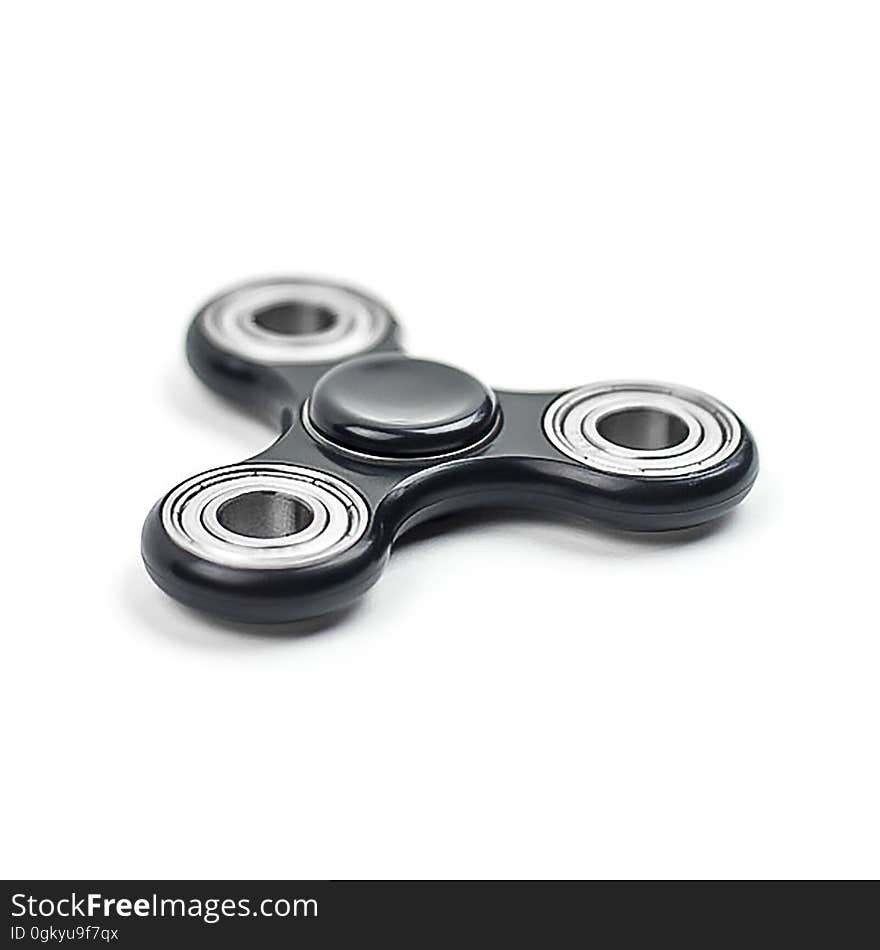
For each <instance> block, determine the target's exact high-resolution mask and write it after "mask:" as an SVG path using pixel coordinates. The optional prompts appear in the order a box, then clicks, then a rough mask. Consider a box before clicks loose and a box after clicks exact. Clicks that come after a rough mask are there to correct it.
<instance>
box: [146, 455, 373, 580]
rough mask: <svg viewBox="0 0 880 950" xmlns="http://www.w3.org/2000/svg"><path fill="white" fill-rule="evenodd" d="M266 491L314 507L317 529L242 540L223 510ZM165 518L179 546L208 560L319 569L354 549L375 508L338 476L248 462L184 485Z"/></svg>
mask: <svg viewBox="0 0 880 950" xmlns="http://www.w3.org/2000/svg"><path fill="white" fill-rule="evenodd" d="M263 491H270V492H277V493H280V494H284V495H288V496H289V497H291V498H293V499H295V500H296V501H298V502H300V503H301V504H303V505H305V506H306V507H308V509H309V511H310V513H311V515H312V518H311V521H310V522H309V524H308V525H306V527H305V528H304V529H303V530H301V531H296V532H294V533H292V534H286V535H282V536H281V537H269V538H265V537H252V536H250V535H244V534H238V533H237V532H234V531H231V530H229V529H228V528H226V527H224V526H223V525H222V524H221V523H220V521H219V520H218V517H217V512H218V510H219V509H220V507H221V506H222V505H223V504H225V503H226V502H228V501H230V500H231V499H232V498H236V497H238V496H240V495H244V494H248V493H251V492H263ZM161 517H162V525H163V527H164V528H165V531H166V532H167V534H168V536H169V537H170V538H171V540H172V541H174V543H175V544H177V545H178V546H179V547H181V548H184V549H185V550H187V551H190V552H192V553H193V554H195V555H196V556H198V557H200V558H202V559H204V560H206V561H211V562H213V563H214V564H222V565H225V566H228V567H238V568H251V569H257V568H270V569H282V568H297V567H305V566H307V565H312V564H317V563H320V562H323V561H327V560H330V559H331V558H333V557H336V556H337V555H339V554H341V553H342V552H343V551H346V550H348V548H350V547H351V546H352V545H353V544H355V543H356V542H357V541H358V540H359V539H360V538H361V537H362V536H363V535H364V533H365V532H366V530H367V525H368V523H369V518H370V510H369V506H368V505H367V502H366V500H365V499H364V497H363V496H362V495H361V494H360V492H359V491H357V489H355V488H354V487H353V486H352V485H350V484H349V483H348V482H346V481H343V480H342V479H341V478H337V477H336V476H335V475H329V474H327V473H326V472H321V471H319V470H318V469H313V468H306V467H305V466H301V465H286V464H282V463H275V462H266V463H256V462H255V463H251V462H244V463H242V464H239V465H230V466H227V467H225V468H218V469H214V470H212V471H209V472H203V473H202V474H200V475H195V476H194V477H192V478H190V479H188V480H187V481H185V482H182V483H181V484H180V485H178V486H177V487H176V488H174V489H173V490H172V491H171V492H169V494H168V495H167V496H166V498H165V500H164V501H163V503H162V511H161Z"/></svg>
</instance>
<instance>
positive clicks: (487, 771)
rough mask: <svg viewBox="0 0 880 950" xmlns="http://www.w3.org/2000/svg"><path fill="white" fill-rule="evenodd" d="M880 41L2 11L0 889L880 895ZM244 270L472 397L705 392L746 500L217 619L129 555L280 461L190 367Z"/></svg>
mask: <svg viewBox="0 0 880 950" xmlns="http://www.w3.org/2000/svg"><path fill="white" fill-rule="evenodd" d="M878 47H880V30H878V13H877V7H876V5H874V4H871V3H865V4H856V3H841V2H828V3H809V2H793V3H779V2H767V0H762V2H758V3H746V2H736V3H703V2H698V3H663V4H658V3H644V4H638V3H599V4H579V3H571V4H556V3H550V2H546V0H545V2H541V3H534V4H516V3H498V4H489V3H478V2H473V0H471V2H468V3H462V4H456V3H449V2H447V3H443V4H436V5H433V6H429V5H427V4H418V3H400V4H387V3H376V2H371V3H363V4H355V3H352V4H336V3H328V2H323V3H320V4H319V3H279V4H265V3H256V2H249V3H240V4H228V5H227V4H221V3H217V2H211V3H203V4H195V3H180V2H175V3H170V4H159V3H151V4H143V5H141V6H140V7H139V8H138V7H137V6H135V5H132V4H118V3H106V4H98V3H77V4H66V3H64V4H62V3H58V4H28V5H24V4H21V5H17V6H16V7H15V9H11V8H7V12H6V13H5V14H4V16H3V22H2V24H0V74H2V75H0V80H2V81H0V88H2V96H3V99H4V107H3V118H2V123H3V124H2V133H3V145H2V153H0V161H2V164H3V172H2V184H0V187H2V205H0V228H2V243H3V247H2V251H3V257H2V260H3V269H2V272H3V284H2V304H3V339H4V344H3V348H2V354H3V373H2V380H3V398H4V405H5V406H6V409H5V411H4V426H3V428H4V431H3V445H4V449H3V451H4V499H3V514H2V526H3V558H4V561H5V567H4V596H3V615H4V618H3V635H2V643H3V650H4V655H5V660H4V667H3V681H2V702H3V707H4V709H3V729H4V733H5V738H4V744H3V763H4V764H3V771H4V778H3V782H2V790H0V794H2V799H3V801H2V816H3V824H4V829H3V846H2V848H0V855H2V861H0V870H2V872H3V873H4V875H5V876H15V877H24V876H30V875H33V876H41V877H48V876H78V877H89V876H108V877H124V876H131V877H152V876H158V877H189V876H197V877H202V876H209V877H235V878H238V877H253V876H268V877H275V876H278V877H289V876H290V877H296V876H305V877H313V876H314V877H331V876H332V877H361V876H366V877H388V876H402V877H414V876H422V877H449V876H455V877H460V876H468V877H474V876H475V877H482V876H501V877H542V876H559V877H569V876H577V877H580V876H599V877H607V876H614V877H617V876H621V877H636V876H664V877H677V876H689V877H690V876H693V877H703V876H724V877H737V876H798V877H809V876H823V877H824V876H877V875H878V874H880V819H878V815H880V809H878V801H880V767H878V720H880V691H878V673H880V644H878V624H877V609H876V601H875V596H876V580H877V578H876V568H877V557H876V546H877V527H878V526H877V517H876V498H877V471H878V467H877V462H878V458H877V444H878V431H877V418H878V416H877V410H876V405H875V404H876V393H877V390H876V382H877V376H876V366H877V336H876V323H877V315H878V298H880V293H878V250H880V246H878V245H880V241H878V234H880V230H878V222H880V189H878V181H880V148H878V98H880V96H878V90H880V68H878V59H880V57H878V53H877V51H878ZM265 273H307V274H324V275H327V276H331V277H338V278H341V279H345V280H350V281H353V282H355V283H359V284H361V285H363V286H365V287H367V288H370V289H373V290H374V291H375V292H376V293H378V294H379V295H380V296H382V297H384V298H385V299H387V300H388V302H389V303H390V304H391V306H392V307H393V308H394V309H395V311H396V312H397V313H398V315H399V316H400V318H401V319H402V321H403V322H404V324H405V326H406V329H407V343H408V346H409V348H410V350H411V352H414V353H417V354H419V355H427V356H431V357H435V358H438V359H442V360H446V361H449V362H452V363H454V364H457V365H461V366H463V367H466V368H468V369H469V370H471V371H472V372H474V373H476V374H477V375H478V376H480V377H481V378H483V379H484V380H486V381H487V382H490V383H493V384H495V385H497V386H501V387H508V388H522V389H529V388H553V387H559V388H563V387H568V386H575V385H578V384H581V383H584V382H588V381H591V380H596V379H605V378H615V377H635V378H638V377H647V378H657V379H667V380H673V381H678V382H681V383H684V384H688V385H692V386H695V387H698V388H702V389H705V390H707V391H709V392H711V393H713V394H715V395H717V396H719V397H720V398H722V399H724V400H725V401H727V402H729V403H730V404H731V405H732V406H733V407H734V408H735V409H736V410H737V411H738V412H739V413H740V414H741V415H742V416H743V417H744V419H745V420H746V421H747V423H748V424H749V425H750V426H751V427H752V429H753V430H754V432H755V435H756V437H757V439H758V442H759V444H760V447H761V452H762V462H763V469H762V473H761V476H760V478H759V481H758V483H757V486H756V488H755V490H754V492H753V493H752V495H751V497H750V498H749V499H748V500H747V501H746V503H745V504H744V505H743V506H742V508H741V509H740V510H739V511H738V512H737V513H736V514H735V515H733V516H732V517H730V518H729V519H727V521H726V522H725V523H724V525H723V526H722V527H721V528H720V529H719V530H717V531H714V532H711V533H709V534H708V535H705V536H700V535H697V536H691V537H688V536H685V537H683V538H679V539H677V540H673V541H670V540H668V539H667V540H656V539H655V540H651V539H644V538H639V537H633V536H624V535H618V534H613V533H608V532H603V531H600V530H589V529H585V528H583V527H576V526H566V525H560V524H543V523H541V522H540V521H536V520H527V519H513V520H511V521H510V522H504V521H492V522H491V523H489V524H485V525H482V526H475V527H472V528H469V529H460V530H458V531H456V532H454V533H452V534H449V535H445V536H440V537H437V538H434V539H432V540H427V541H422V542H420V543H416V544H412V545H407V546H406V547H405V548H403V549H402V550H400V551H399V552H397V553H396V554H395V556H394V557H393V558H392V561H391V564H390V566H389V568H388V570H387V571H386V574H385V575H384V577H383V578H382V580H381V581H380V583H379V584H378V585H377V586H376V587H375V588H374V589H373V591H372V592H371V593H370V594H369V595H368V597H367V598H366V599H365V601H364V603H363V604H362V606H361V607H360V608H359V609H357V610H355V611H354V612H353V613H351V614H350V615H349V616H348V617H346V618H345V619H344V620H343V621H342V622H341V623H340V624H339V625H338V626H336V627H333V628H332V629H329V630H326V631H324V632H319V633H314V634H312V635H309V636H304V635H303V636H294V635H292V634H284V633H283V632H280V633H279V632H278V631H275V632H274V634H273V635H264V634H260V633H257V632H254V631H240V630H236V629H235V628H233V627H230V626H225V625H218V624H216V623H213V622H212V621H210V620H208V619H205V618H204V617H201V616H198V615H195V614H193V613H191V612H190V611H188V610H185V609H183V608H181V607H179V606H178V605H176V604H175V603H173V602H172V601H171V600H169V599H168V598H166V597H165V596H164V595H163V594H161V593H160V592H159V591H158V590H157V589H155V588H154V587H153V586H152V585H151V583H150V582H149V580H148V578H147V577H146V575H145V574H144V572H143V570H142V568H141V564H140V558H139V551H138V547H139V532H140V527H141V523H142V520H143V517H144V515H145V514H146V512H147V510H148V508H149V507H150V505H151V504H152V503H153V501H154V500H155V499H156V498H158V497H159V496H160V495H161V494H163V493H164V492H165V491H166V490H167V489H168V488H169V487H170V486H172V485H173V484H174V483H176V482H177V481H179V480H181V479H182V478H184V477H186V476H188V475H190V474H192V473H195V472H197V471H201V470H203V469H206V468H210V467H212V466H216V465H220V464H224V463H228V462H233V461H237V460H239V459H241V458H244V457H246V456H248V455H250V454H253V453H254V452H255V451H257V450H258V449H260V448H261V447H262V446H264V445H266V444H268V442H269V441H270V440H271V439H272V437H273V433H271V432H270V431H269V430H268V429H265V428H264V427H263V426H261V425H260V424H258V423H256V422H253V421H251V420H249V419H247V418H245V417H244V416H242V415H240V414H239V413H237V412H236V411H234V410H232V409H230V408H229V407H228V406H226V405H224V404H223V403H222V402H221V401H220V400H219V399H218V398H216V397H215V396H213V395H212V394H211V393H210V392H208V391H207V390H206V389H205V388H203V387H202V386H201V385H200V384H199V383H198V382H197V381H196V380H195V379H194V378H193V376H192V373H191V372H190V370H189V368H188V366H187V364H186V362H185V360H184V357H183V347H182V341H183V333H184V330H185V327H186V325H187V322H188V319H189V317H190V315H191V314H192V312H193V311H194V309H195V308H196V307H197V306H198V304H199V303H200V302H201V301H202V300H203V299H204V298H205V297H206V296H208V295H209V294H211V293H213V292H215V291H216V290H217V289H218V288H220V287H222V286H224V285H226V284H229V283H230V282H233V281H237V280H240V279H244V278H247V277H250V276H253V275H259V274H265Z"/></svg>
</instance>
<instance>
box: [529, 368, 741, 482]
mask: <svg viewBox="0 0 880 950" xmlns="http://www.w3.org/2000/svg"><path fill="white" fill-rule="evenodd" d="M544 432H545V434H546V436H547V438H548V439H549V440H550V442H552V443H553V445H554V446H556V448H557V449H559V451H560V452H563V453H564V454H565V455H567V456H568V457H569V458H572V459H574V460H575V461H577V462H581V463H583V464H584V465H587V466H589V467H590V468H594V469H597V470H599V471H602V472H608V473H611V474H616V475H629V476H639V477H646V478H675V477H681V476H688V475H694V474H696V473H699V472H704V471H707V470H708V469H710V468H714V467H715V466H717V465H719V464H720V463H721V462H723V461H724V460H725V459H727V458H729V457H730V456H731V455H732V454H733V453H734V452H735V451H736V448H737V446H738V445H739V443H740V440H741V438H742V428H741V426H740V423H739V420H738V419H737V417H736V416H735V415H734V414H733V413H732V412H731V411H730V409H728V408H727V407H726V406H725V405H724V404H723V403H721V402H719V401H718V400H717V399H714V398H713V397H712V396H708V395H706V393H701V392H698V391H697V390H695V389H687V388H684V387H681V386H671V385H667V384H664V383H646V382H610V383H595V384H591V385H589V386H582V387H581V388H579V389H574V390H571V391H569V392H567V393H563V394H562V395H561V396H559V397H558V398H557V399H556V400H554V401H553V403H551V405H550V406H549V408H548V409H547V411H546V413H545V414H544Z"/></svg>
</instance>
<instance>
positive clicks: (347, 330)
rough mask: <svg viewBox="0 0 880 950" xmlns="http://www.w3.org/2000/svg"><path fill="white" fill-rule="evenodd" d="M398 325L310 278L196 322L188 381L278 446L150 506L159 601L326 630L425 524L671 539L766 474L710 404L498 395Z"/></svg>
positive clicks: (271, 288)
mask: <svg viewBox="0 0 880 950" xmlns="http://www.w3.org/2000/svg"><path fill="white" fill-rule="evenodd" d="M398 330H399V328H398V324H397V321H396V319H395V318H394V316H393V315H392V313H391V311H390V310H389V309H388V307H386V306H385V305H384V304H383V303H381V302H380V301H379V300H377V299H376V298H374V297H371V296H369V295H367V294H365V293H363V292H362V291H359V290H355V289H353V288H351V287H347V286H343V285H341V284H333V283H327V282H324V281H316V280H308V279H288V278H282V279H272V280H262V281H257V282H253V283H248V284H243V285H241V286H239V287H237V288H234V289H233V290H230V291H228V292H227V293H224V294H222V295H221V296H219V297H215V298H214V299H213V300H211V301H209V302H208V303H207V304H206V305H205V306H204V307H203V308H202V309H201V310H200V311H199V312H198V313H197V314H196V316H195V317H194V319H193V321H192V324H191V326H190V328H189V334H188V336H187V344H186V348H187V355H188V358H189V362H190V364H191V365H192V368H193V369H194V370H195V372H196V373H197V375H198V376H199V377H200V378H201V379H202V380H203V381H204V382H205V383H207V385H208V386H210V387H211V388H212V389H214V390H216V391H217V392H219V393H221V394H222V395H224V396H226V397H228V398H230V399H232V400H233V401H234V402H236V403H238V404H239V405H240V406H242V407H244V408H245V409H247V410H248V411H250V412H252V413H253V414H255V415H257V416H260V417H261V418H263V419H265V420H267V421H269V422H270V423H271V424H273V425H276V426H278V427H279V428H280V430H281V435H280V436H279V437H278V439H277V440H276V441H275V443H274V444H273V445H271V446H270V447H269V448H268V449H266V450H265V451H263V452H260V453H259V454H258V455H255V456H253V457H252V458H250V459H248V460H247V461H244V462H240V463H239V464H237V465H225V466H223V467H221V468H215V469H211V470H209V471H207V472H202V473H201V474H199V475H194V476H193V477H192V478H188V479H186V481H184V482H181V483H180V484H179V485H178V486H177V487H176V488H173V489H172V490H171V491H170V492H168V494H167V495H165V497H164V498H163V499H162V500H161V501H159V502H158V503H157V504H156V505H155V506H154V508H153V509H152V511H151V512H150V513H149V515H148V516H147V520H146V523H145V524H144V530H143V538H142V554H143V558H144V563H145V564H146V567H147V571H148V572H149V574H150V576H151V577H152V578H153V580H154V581H155V582H156V584H158V585H159V587H161V588H162V590H164V591H165V592H166V593H167V594H170V595H171V596H172V597H175V598H176V599H177V600H179V601H181V602H183V603H184V604H188V605H189V606H192V607H196V608H198V609H201V610H204V611H207V612H209V613H212V614H215V615H219V616H222V617H226V618H229V619H233V620H237V621H249V622H277V621H288V620H299V619H303V618H308V617H316V616H319V615H322V614H328V613H332V612H334V611H336V610H338V609H340V608H343V607H345V606H347V605H349V604H350V603H352V602H353V601H355V600H356V599H357V598H358V597H360V596H361V595H362V594H363V593H364V592H365V591H366V590H367V589H368V588H369V587H371V586H372V585H373V584H374V583H375V582H376V581H377V580H378V578H379V575H380V574H381V572H382V569H383V567H384V565H385V562H386V561H387V559H388V555H389V553H390V550H391V547H392V545H393V544H394V542H395V540H396V539H397V538H399V537H400V536H401V535H402V534H403V533H404V532H406V531H408V530H409V529H411V528H413V527H414V526H415V525H418V524H421V523H422V522H425V521H427V520H429V519H433V518H437V517H439V516H442V515H447V514H451V513H454V512H460V511H465V510H474V509H478V510H482V509H489V508H502V509H511V510H523V509H527V510H537V511H543V512H553V513H556V514H560V515H562V516H565V517H567V518H572V519H578V520H580V519H586V520H588V521H594V522H600V523H602V524H605V525H610V526H612V527H614V528H621V529H626V530H632V531H667V530H671V529H676V528H686V527H689V526H692V525H698V524H702V523H704V522H707V521H710V520H712V519H714V518H718V517H719V516H721V515H723V514H724V513H725V512H727V511H730V509H731V508H733V507H734V506H735V505H737V504H739V502H741V501H742V500H743V498H745V496H746V494H748V492H749V489H750V488H751V487H752V484H753V483H754V481H755V477H756V475H757V472H758V452H757V449H756V446H755V443H754V441H753V439H752V437H751V435H750V433H749V431H748V429H746V427H745V426H744V425H743V423H742V422H741V421H740V419H739V418H738V417H737V416H736V415H735V414H734V413H733V412H731V410H730V409H728V408H727V406H725V405H724V404H723V403H721V402H719V401H718V400H717V399H714V398H713V397H711V396H707V395H706V394H705V393H701V392H697V391H696V390H693V389H685V388H684V387H681V386H673V385H667V384H665V383H648V382H629V381H618V382H605V383H590V384H588V385H586V386H580V387H578V388H577V389H567V390H564V391H556V392H506V391H502V390H493V389H490V388H489V387H487V386H484V385H483V383H481V382H480V381H479V380H477V379H475V378H474V377H473V376H470V375H469V374H468V373H465V372H463V371H462V370H460V369H455V368H454V367H452V366H447V365H445V364H444V363H437V362H434V361H433V360H424V359H415V358H413V357H410V356H406V355H405V354H404V353H403V352H402V351H401V346H400V344H399V342H398Z"/></svg>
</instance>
